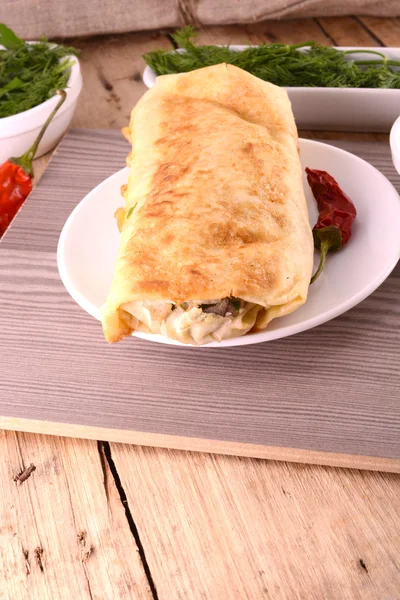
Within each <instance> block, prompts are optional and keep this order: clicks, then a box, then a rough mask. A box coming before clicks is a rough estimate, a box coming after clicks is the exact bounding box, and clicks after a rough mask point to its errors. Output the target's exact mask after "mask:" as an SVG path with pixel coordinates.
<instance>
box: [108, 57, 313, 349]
mask: <svg viewBox="0 0 400 600" xmlns="http://www.w3.org/2000/svg"><path fill="white" fill-rule="evenodd" d="M125 134H126V135H127V137H128V138H129V139H130V142H131V144H132V152H131V153H130V155H129V157H128V163H129V166H130V174H129V179H128V183H127V186H124V189H123V195H124V198H125V207H124V208H123V209H122V208H121V209H120V210H119V211H117V214H116V217H117V220H118V223H119V226H120V231H121V235H120V246H119V252H118V258H117V262H116V267H115V273H114V278H113V282H112V285H111V289H110V292H109V295H108V298H107V301H106V304H105V306H104V307H103V308H102V311H101V319H102V325H103V331H104V335H105V338H106V340H107V341H108V342H111V343H112V342H117V341H119V340H122V339H123V338H124V337H126V336H128V335H130V334H132V332H134V331H135V330H136V331H142V332H148V333H157V334H161V335H163V336H166V337H168V338H171V339H174V340H178V341H180V342H183V343H185V344H207V343H210V342H213V341H221V340H224V339H227V338H232V337H236V336H241V335H245V334H247V333H248V332H253V331H260V330H263V329H265V328H266V327H267V325H268V323H269V322H270V321H271V320H272V319H274V318H276V317H282V316H283V315H287V314H288V313H291V312H292V311H294V310H295V309H296V308H298V307H299V306H300V305H302V304H303V303H304V302H305V301H306V299H307V292H308V287H309V283H310V278H311V271H312V265H313V238H312V233H311V228H310V224H309V218H308V212H307V205H306V200H305V196H304V191H303V186H302V172H301V165H300V160H299V152H298V136H297V129H296V126H295V122H294V118H293V114H292V110H291V105H290V101H289V99H288V96H287V93H286V91H285V90H284V89H281V88H279V87H277V86H275V85H272V84H270V83H267V82H264V81H261V80H260V79H258V78H256V77H254V76H252V75H250V74H249V73H247V72H245V71H243V70H241V69H239V68H237V67H234V66H232V65H227V64H219V65H215V66H212V67H206V68H204V69H199V70H197V71H191V72H189V73H181V74H177V75H164V76H162V77H158V78H157V82H156V84H155V86H154V87H153V88H152V89H151V90H149V91H147V92H146V93H145V95H144V96H143V97H142V98H141V99H140V101H139V102H138V104H137V105H136V107H135V108H134V109H133V111H132V115H131V121H130V125H129V127H128V128H127V129H126V131H125Z"/></svg>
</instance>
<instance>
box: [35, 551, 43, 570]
mask: <svg viewBox="0 0 400 600" xmlns="http://www.w3.org/2000/svg"><path fill="white" fill-rule="evenodd" d="M43 552H44V550H43V548H41V547H40V546H38V547H37V548H36V549H35V550H34V552H33V556H34V557H35V562H36V564H37V566H38V567H39V569H40V570H41V572H42V573H43V571H44V566H43V559H42V556H43Z"/></svg>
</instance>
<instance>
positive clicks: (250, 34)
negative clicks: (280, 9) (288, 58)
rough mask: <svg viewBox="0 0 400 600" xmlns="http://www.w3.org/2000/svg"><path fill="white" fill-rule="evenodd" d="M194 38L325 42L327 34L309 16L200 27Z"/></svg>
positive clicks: (210, 41)
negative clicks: (305, 17)
mask: <svg viewBox="0 0 400 600" xmlns="http://www.w3.org/2000/svg"><path fill="white" fill-rule="evenodd" d="M197 40H198V43H201V44H247V43H251V44H260V43H262V42H264V43H270V44H271V43H275V42H279V43H284V44H297V43H300V42H307V41H309V40H315V41H316V42H320V43H321V44H329V38H328V37H327V36H326V35H325V34H324V33H323V31H322V30H321V28H320V27H319V26H318V24H317V23H316V21H315V20H313V19H289V20H285V21H262V22H261V23H251V24H249V25H225V26H215V27H200V28H199V35H198V38H197Z"/></svg>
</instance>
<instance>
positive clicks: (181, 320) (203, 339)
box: [121, 300, 262, 345]
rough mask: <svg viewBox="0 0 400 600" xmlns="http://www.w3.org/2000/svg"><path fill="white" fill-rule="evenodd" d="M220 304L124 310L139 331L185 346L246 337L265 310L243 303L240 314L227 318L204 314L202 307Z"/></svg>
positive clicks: (139, 305)
mask: <svg viewBox="0 0 400 600" xmlns="http://www.w3.org/2000/svg"><path fill="white" fill-rule="evenodd" d="M217 303H218V300H198V301H190V302H186V303H183V306H184V307H185V308H183V307H182V306H178V305H176V304H173V303H172V302H164V301H162V302H160V301H157V302H155V301H149V300H144V301H137V302H128V303H126V304H124V305H123V306H121V308H122V309H123V310H125V311H126V312H128V313H130V314H131V315H132V316H134V317H135V318H136V319H137V320H138V321H139V326H138V327H137V329H138V330H139V331H145V332H148V333H161V334H162V335H165V336H166V337H169V338H171V339H173V340H178V341H179V342H183V343H185V344H199V345H201V344H208V343H210V342H215V341H218V342H220V341H221V340H226V339H228V338H232V337H238V336H241V335H244V334H245V333H247V332H248V331H250V329H251V328H252V327H253V326H254V324H255V322H256V319H257V315H258V313H259V311H260V310H261V309H262V307H261V306H260V305H258V304H252V303H251V302H244V301H243V300H242V301H241V302H240V308H239V310H238V311H237V314H235V315H234V314H233V313H232V312H229V310H228V312H227V313H226V315H225V316H221V315H217V314H214V313H206V312H203V310H202V308H201V305H202V304H217Z"/></svg>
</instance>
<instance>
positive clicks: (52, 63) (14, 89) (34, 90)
mask: <svg viewBox="0 0 400 600" xmlns="http://www.w3.org/2000/svg"><path fill="white" fill-rule="evenodd" d="M0 44H1V45H2V46H4V48H5V49H4V50H0V118H2V117H10V116H11V115H15V114H17V113H20V112H23V111H25V110H29V109H30V108H33V107H34V106H37V105H38V104H41V103H42V102H44V101H45V100H48V99H49V98H51V97H52V96H54V94H55V93H56V90H58V89H64V88H65V87H66V86H67V83H68V79H69V75H70V68H71V66H72V64H73V60H68V59H65V60H62V61H61V62H60V59H62V58H64V57H66V56H70V55H71V54H74V55H76V54H77V50H75V49H74V48H68V47H66V46H55V45H53V44H49V43H48V42H47V39H46V38H42V39H41V40H40V42H38V43H37V44H27V43H26V42H24V41H23V40H21V39H20V38H19V37H18V36H16V35H15V33H14V32H13V31H11V29H9V28H8V27H7V26H6V25H4V24H2V23H0Z"/></svg>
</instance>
